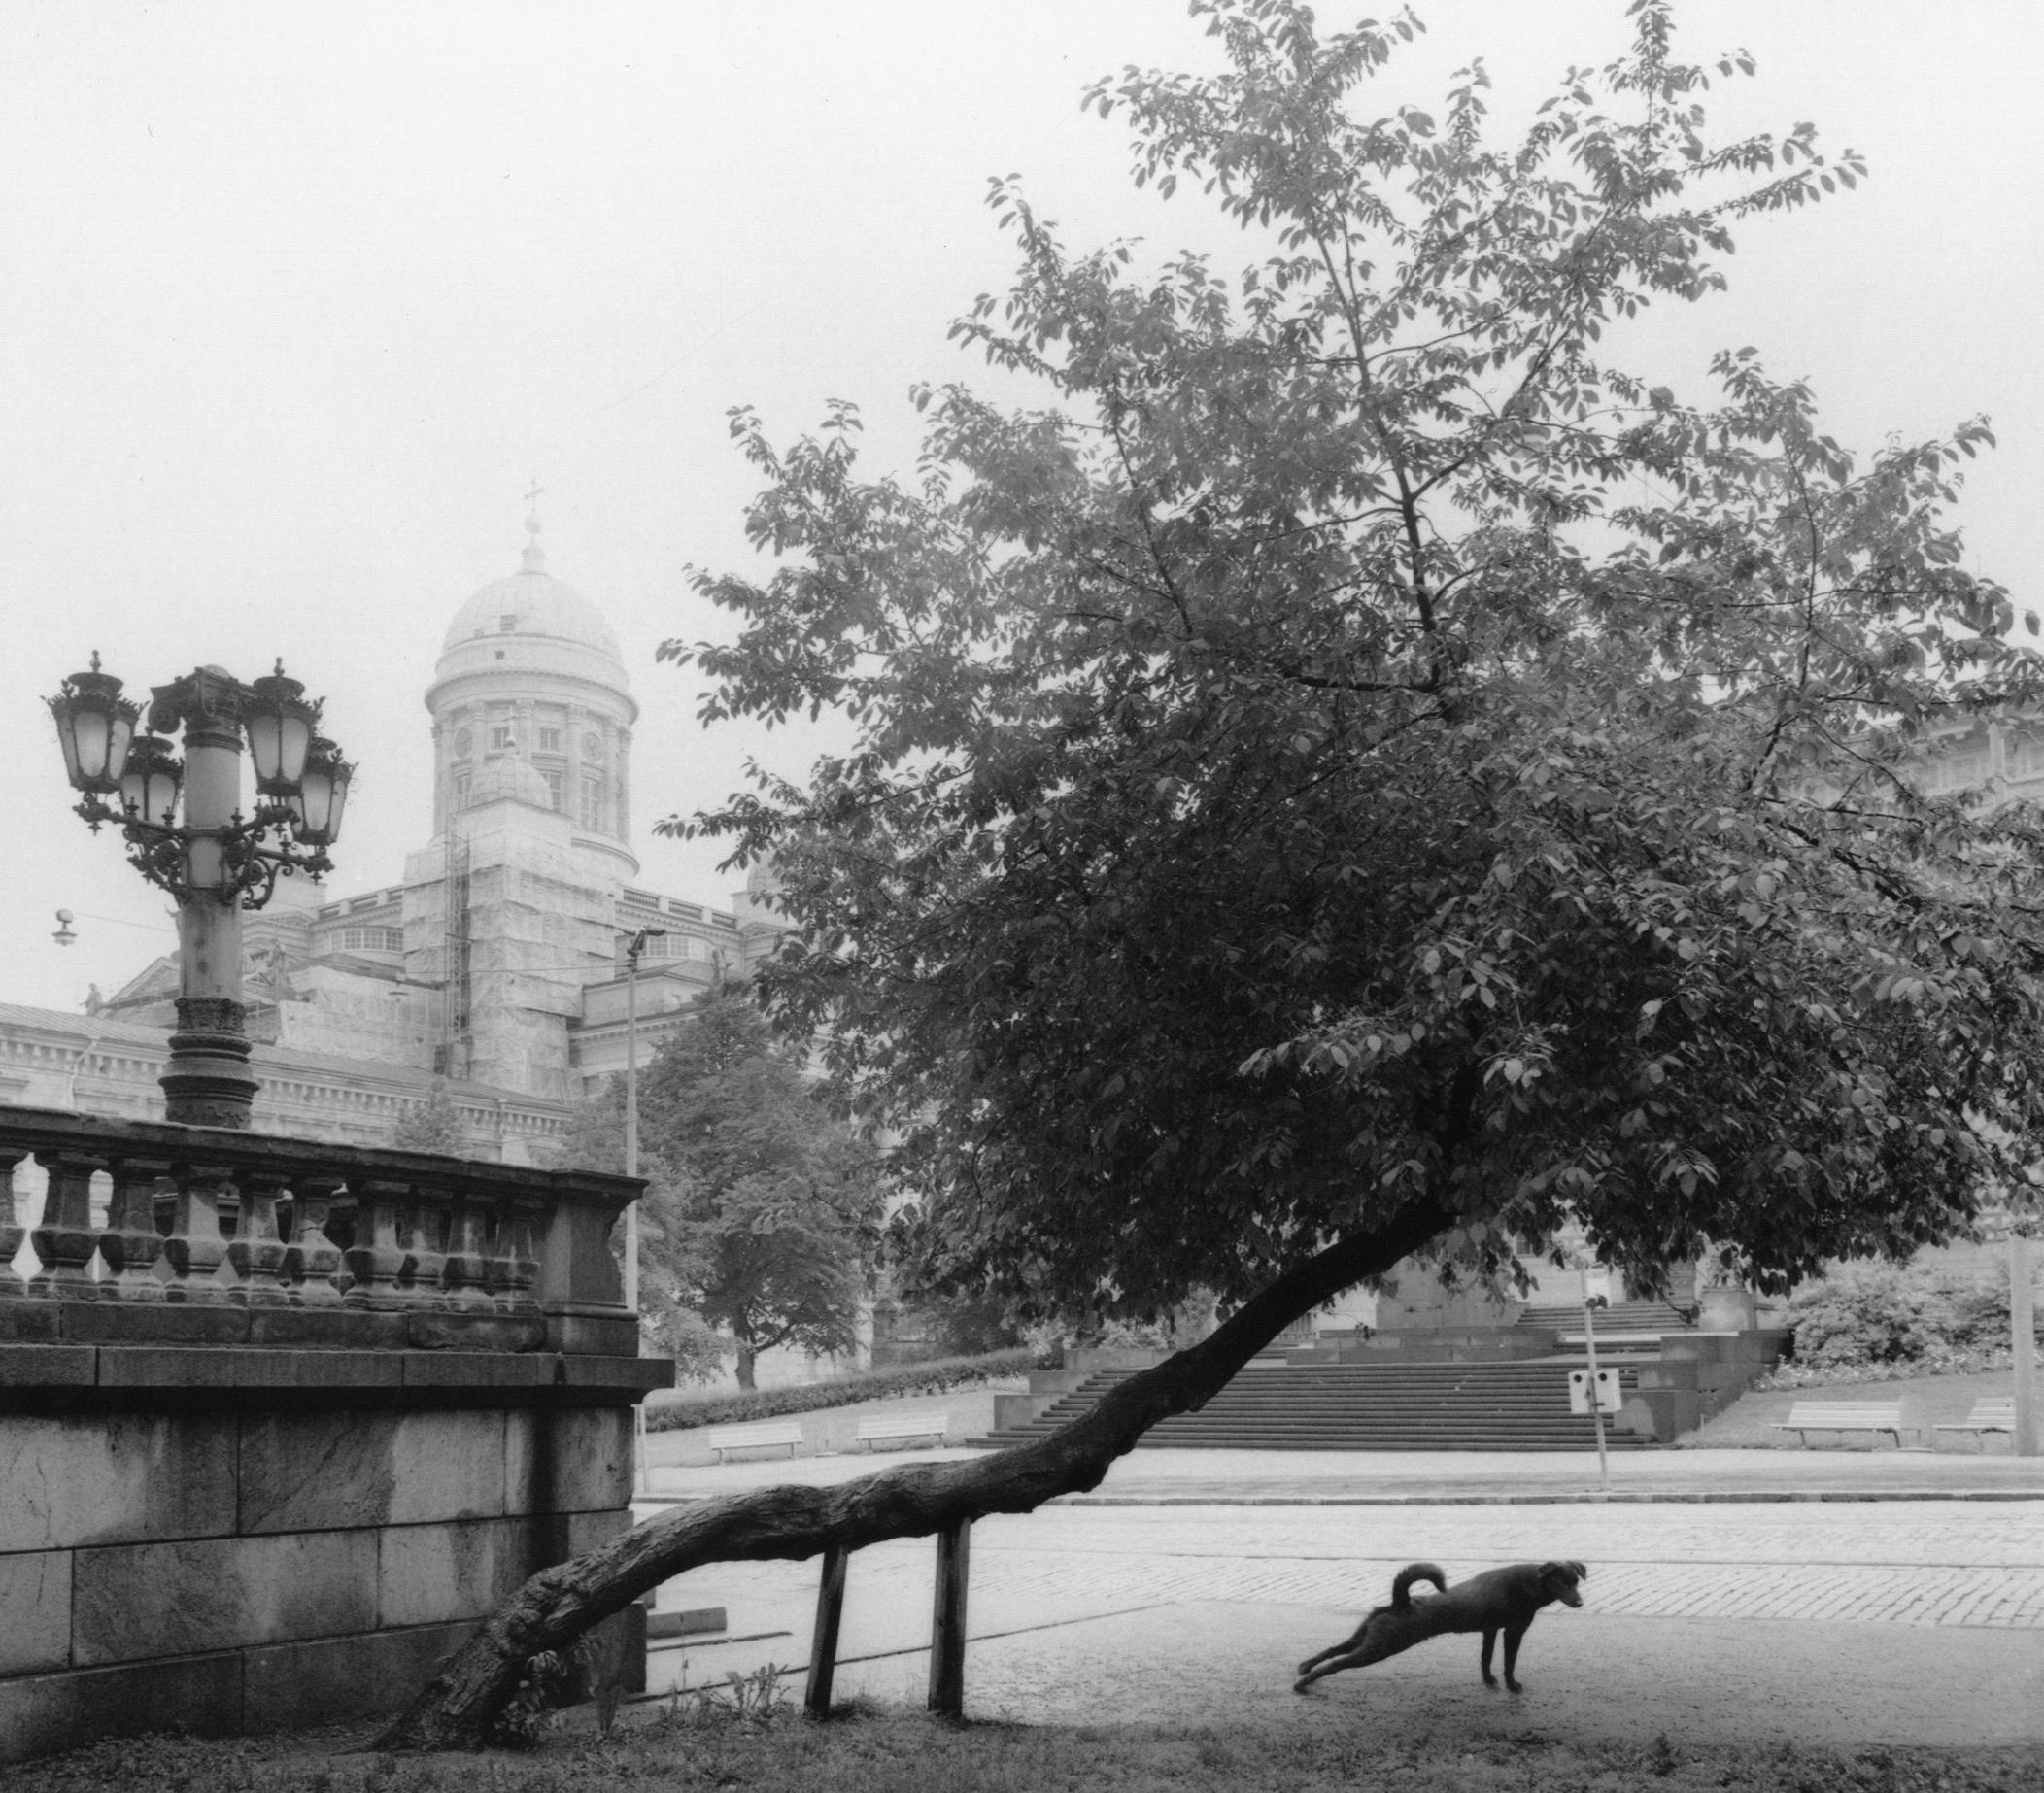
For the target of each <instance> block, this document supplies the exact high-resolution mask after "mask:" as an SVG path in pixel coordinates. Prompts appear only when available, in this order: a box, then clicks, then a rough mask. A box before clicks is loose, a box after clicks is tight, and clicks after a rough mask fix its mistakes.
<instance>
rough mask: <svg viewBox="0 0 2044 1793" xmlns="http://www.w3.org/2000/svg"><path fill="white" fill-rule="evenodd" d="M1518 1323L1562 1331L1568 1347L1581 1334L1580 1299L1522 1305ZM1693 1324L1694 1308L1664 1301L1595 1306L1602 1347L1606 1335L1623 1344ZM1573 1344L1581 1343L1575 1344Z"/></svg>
mask: <svg viewBox="0 0 2044 1793" xmlns="http://www.w3.org/2000/svg"><path fill="white" fill-rule="evenodd" d="M1518 1324H1519V1325H1520V1326H1527V1327H1537V1328H1540V1329H1543V1330H1545V1331H1547V1332H1550V1333H1559V1334H1561V1335H1562V1339H1563V1348H1564V1349H1568V1348H1569V1347H1570V1341H1571V1340H1580V1339H1581V1337H1582V1336H1583V1303H1582V1302H1559V1303H1554V1304H1551V1305H1532V1306H1528V1307H1525V1308H1523V1309H1521V1311H1520V1313H1519V1316H1518ZM1695 1325H1696V1312H1695V1309H1694V1308H1681V1307H1676V1306H1673V1305H1671V1304H1670V1303H1669V1302H1617V1303H1615V1304H1614V1305H1612V1306H1610V1307H1600V1308H1598V1309H1597V1318H1596V1327H1597V1349H1598V1350H1599V1351H1602V1350H1603V1349H1604V1345H1605V1340H1606V1339H1610V1340H1611V1341H1612V1343H1613V1344H1614V1345H1615V1346H1618V1347H1622V1346H1623V1345H1624V1344H1625V1343H1627V1342H1628V1341H1631V1342H1637V1341H1640V1340H1644V1339H1648V1338H1652V1339H1658V1338H1659V1337H1660V1336H1662V1335H1663V1334H1666V1333H1680V1332H1686V1331H1692V1330H1693V1329H1694V1328H1695ZM1575 1348H1576V1349H1578V1350H1580V1349H1581V1348H1582V1347H1581V1345H1580V1344H1578V1345H1576V1346H1575Z"/></svg>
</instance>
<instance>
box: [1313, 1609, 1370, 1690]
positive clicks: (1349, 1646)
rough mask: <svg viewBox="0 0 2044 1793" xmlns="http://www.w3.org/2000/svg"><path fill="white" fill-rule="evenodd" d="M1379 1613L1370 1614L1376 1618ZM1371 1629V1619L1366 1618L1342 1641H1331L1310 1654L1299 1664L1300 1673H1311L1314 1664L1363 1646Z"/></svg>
mask: <svg viewBox="0 0 2044 1793" xmlns="http://www.w3.org/2000/svg"><path fill="white" fill-rule="evenodd" d="M1376 1616H1377V1614H1376V1613H1374V1612H1373V1613H1372V1614H1371V1615H1370V1618H1375V1617H1376ZM1369 1630H1370V1619H1365V1620H1364V1621H1363V1622H1362V1623H1361V1624H1360V1625H1358V1626H1357V1627H1356V1628H1355V1629H1354V1630H1353V1631H1351V1632H1350V1633H1349V1634H1348V1635H1347V1636H1346V1638H1344V1639H1343V1640H1342V1641H1341V1642H1339V1643H1330V1644H1329V1645H1328V1646H1327V1647H1326V1648H1325V1649H1324V1650H1321V1651H1320V1652H1319V1653H1318V1654H1317V1655H1312V1656H1309V1657H1308V1658H1307V1659H1306V1660H1305V1661H1304V1662H1302V1663H1301V1664H1300V1665H1299V1673H1300V1674H1301V1675H1306V1674H1310V1673H1311V1672H1312V1668H1313V1666H1314V1665H1315V1664H1317V1663H1323V1662H1325V1661H1327V1660H1328V1658H1330V1657H1332V1656H1341V1655H1344V1654H1346V1652H1347V1651H1349V1650H1353V1649H1359V1648H1361V1647H1362V1641H1363V1639H1364V1637H1365V1636H1366V1635H1367V1634H1368V1633H1369Z"/></svg>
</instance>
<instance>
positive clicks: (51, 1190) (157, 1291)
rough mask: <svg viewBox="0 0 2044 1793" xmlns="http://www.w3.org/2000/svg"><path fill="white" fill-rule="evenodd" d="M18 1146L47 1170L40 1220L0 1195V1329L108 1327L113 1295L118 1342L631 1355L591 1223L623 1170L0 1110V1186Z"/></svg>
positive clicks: (601, 1237) (596, 1223)
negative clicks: (57, 1314)
mask: <svg viewBox="0 0 2044 1793" xmlns="http://www.w3.org/2000/svg"><path fill="white" fill-rule="evenodd" d="M25 1159H33V1160H34V1161H35V1162H36V1163H38V1164H39V1165H41V1166H42V1167H43V1169H44V1170H45V1171H46V1172H47V1174H48V1177H49V1185H48V1191H47V1193H46V1195H45V1198H44V1202H43V1215H42V1220H41V1223H40V1224H39V1225H36V1226H33V1227H28V1226H24V1225H23V1224H22V1223H21V1221H20V1220H19V1219H17V1215H16V1212H15V1207H14V1204H13V1202H12V1201H10V1202H8V1203H6V1204H4V1205H0V1338H6V1337H9V1336H13V1337H43V1336H51V1337H55V1336H64V1337H71V1336H76V1337H81V1338H83V1337H89V1336H102V1337H104V1336H112V1335H111V1332H110V1326H111V1323H112V1322H114V1321H115V1319H116V1316H115V1315H114V1314H112V1313H109V1312H101V1313H100V1314H99V1315H98V1317H97V1318H96V1319H95V1314H94V1311H93V1310H94V1309H95V1308H98V1309H103V1308H104V1304H106V1303H118V1304H119V1307H120V1308H121V1309H122V1314H121V1317H120V1320H119V1336H121V1337H124V1338H133V1339H136V1340H137V1341H141V1340H144V1339H147V1338H148V1337H150V1336H152V1335H155V1336H162V1337H166V1338H168V1337H176V1338H180V1339H184V1340H187V1341H190V1342H222V1343H232V1342H243V1341H246V1342H254V1343H262V1342H274V1343H290V1344H294V1345H301V1346H312V1347H317V1346H319V1345H322V1344H325V1345H333V1346H360V1345H411V1346H422V1345H424V1346H431V1347H437V1348H457V1349H459V1348H462V1347H464V1346H465V1347H467V1348H472V1349H488V1350H504V1349H514V1350H536V1349H542V1348H551V1349H556V1350H565V1351H606V1352H615V1353H618V1354H623V1355H633V1354H635V1353H636V1349H637V1346H636V1321H635V1318H634V1316H633V1315H632V1314H631V1312H630V1309H629V1308H627V1307H626V1305H625V1301H624V1291H623V1288H622V1285H621V1281H620V1278H619V1275H618V1269H617V1266H616V1263H615V1261H614V1260H613V1258H612V1256H611V1252H610V1245H609V1238H610V1233H611V1229H612V1227H613V1226H614V1225H615V1223H616V1221H617V1219H618V1217H619V1216H620V1215H621V1214H622V1213H623V1212H624V1210H625V1208H626V1206H627V1205H628V1204H629V1203H630V1201H631V1200H632V1199H633V1198H634V1197H635V1196H636V1195H637V1194H638V1193H639V1191H640V1190H641V1189H642V1188H643V1187H644V1184H643V1183H642V1182H641V1181H640V1180H639V1179H637V1178H633V1177H622V1176H609V1175H604V1174H601V1173H599V1172H596V1171H586V1170H540V1169H534V1168H531V1167H527V1166H522V1165H496V1164H483V1163H478V1162H475V1161H473V1160H469V1159H457V1158H443V1157H440V1156H438V1155H437V1154H434V1153H427V1152H401V1151H384V1150H377V1149H371V1148H366V1147H360V1146H346V1145H329V1144H324V1143H322V1142H319V1141H315V1140H305V1139H286V1138H277V1137H272V1136H269V1135H266V1134H261V1133H240V1132H230V1131H227V1130H223V1129H218V1128H205V1127H178V1126H169V1125H164V1124H161V1123H155V1122H146V1121H112V1120H102V1119H98V1118H95V1117H90V1116H85V1115H78V1114H71V1113H66V1112H62V1111H58V1110H50V1109H36V1108H4V1107H0V1173H4V1175H0V1187H7V1188H10V1189H11V1188H12V1185H13V1177H14V1172H15V1169H16V1167H17V1166H18V1165H20V1164H21V1163H22V1161H23V1160H25ZM95 1212H97V1214H98V1215H99V1216H100V1217H99V1218H95ZM24 1239H25V1241H26V1243H27V1245H28V1247H29V1251H30V1253H32V1257H33V1263H32V1264H31V1265H28V1273H27V1274H26V1275H25V1276H24V1275H23V1274H21V1273H20V1270H19V1269H17V1260H21V1261H22V1262H23V1263H24V1264H25V1263H27V1260H26V1259H25V1258H24V1256H23V1253H22V1245H23V1242H24ZM39 1303H57V1304H60V1305H61V1306H63V1307H65V1308H69V1309H72V1310H73V1312H72V1314H71V1317H70V1318H69V1319H68V1320H66V1321H65V1322H64V1324H63V1325H62V1326H61V1327H58V1328H56V1329H55V1330H54V1331H52V1330H51V1325H50V1324H48V1323H46V1321H45V1319H44V1317H43V1316H42V1315H41V1314H39V1313H38V1312H37V1311H35V1305H34V1304H39ZM144 1309H160V1310H161V1314H162V1324H161V1325H160V1326H152V1325H151V1324H149V1322H148V1320H147V1318H146V1316H145V1314H144V1312H143V1311H142V1310H144ZM207 1310H210V1311H212V1312H214V1313H215V1314H216V1315H217V1316H218V1320H219V1322H220V1323H216V1324H206V1323H204V1322H202V1321H201V1318H200V1316H201V1313H202V1312H204V1311H207ZM237 1312H239V1313H242V1314H246V1315H247V1316H249V1317H250V1324H248V1325H246V1326H236V1325H234V1324H232V1320H233V1317H234V1316H235V1315H236V1314H237Z"/></svg>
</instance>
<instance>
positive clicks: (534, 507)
mask: <svg viewBox="0 0 2044 1793" xmlns="http://www.w3.org/2000/svg"><path fill="white" fill-rule="evenodd" d="M545 491H546V488H545V487H544V486H542V485H541V484H540V483H539V482H538V481H537V480H534V481H533V482H532V489H531V491H528V492H527V493H526V533H527V534H528V535H529V536H530V537H531V538H532V539H531V540H530V541H528V543H527V544H526V552H525V556H524V567H525V570H526V571H527V572H528V573H543V572H545V571H546V570H547V551H546V550H545V549H544V548H542V547H540V545H539V500H540V497H541V496H542V494H543V493H544V492H545Z"/></svg>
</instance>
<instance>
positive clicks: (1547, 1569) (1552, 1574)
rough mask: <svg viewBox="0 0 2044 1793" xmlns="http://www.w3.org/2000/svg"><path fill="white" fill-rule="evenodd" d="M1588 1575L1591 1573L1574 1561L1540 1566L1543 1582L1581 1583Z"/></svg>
mask: <svg viewBox="0 0 2044 1793" xmlns="http://www.w3.org/2000/svg"><path fill="white" fill-rule="evenodd" d="M1588 1573H1589V1571H1588V1570H1586V1569H1584V1567H1583V1565H1582V1564H1581V1563H1577V1562H1573V1561H1571V1562H1567V1563H1543V1564H1541V1566H1540V1578H1541V1579H1542V1580H1543V1581H1581V1580H1582V1579H1583V1578H1584V1576H1585V1575H1587V1574H1588Z"/></svg>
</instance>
